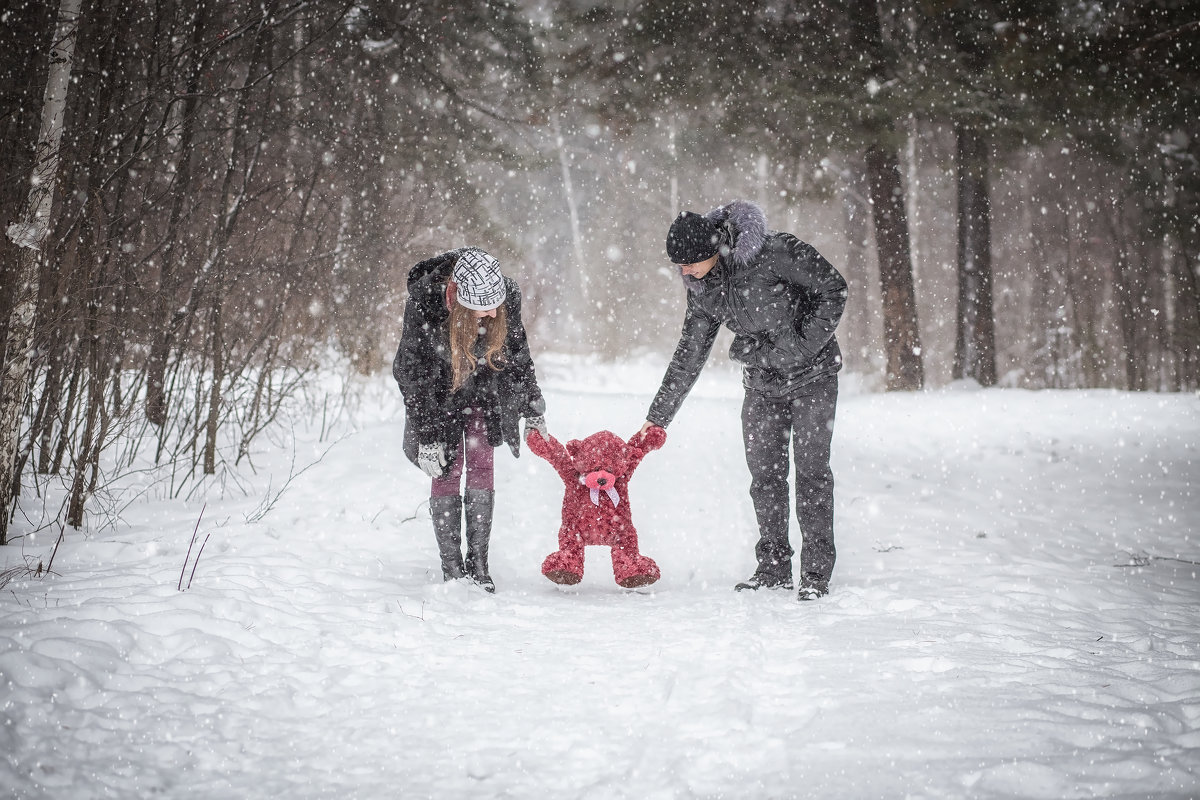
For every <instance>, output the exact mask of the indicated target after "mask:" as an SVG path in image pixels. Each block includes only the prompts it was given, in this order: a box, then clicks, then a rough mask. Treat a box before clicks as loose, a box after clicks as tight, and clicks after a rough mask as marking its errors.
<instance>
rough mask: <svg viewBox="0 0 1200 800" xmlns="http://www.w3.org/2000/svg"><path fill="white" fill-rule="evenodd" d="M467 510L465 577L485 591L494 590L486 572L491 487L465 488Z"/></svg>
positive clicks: (492, 504)
mask: <svg viewBox="0 0 1200 800" xmlns="http://www.w3.org/2000/svg"><path fill="white" fill-rule="evenodd" d="M463 496H464V498H465V504H466V510H467V514H466V516H467V561H466V570H467V577H469V578H470V579H471V580H473V581H475V582H476V583H478V584H479V585H480V586H482V587H483V588H484V590H485V591H488V592H495V591H496V584H495V583H494V582H493V581H492V576H491V575H489V574H488V543H489V542H490V541H491V538H492V510H493V508H494V507H495V501H496V492H495V490H493V489H467V490H466V491H465V492H463Z"/></svg>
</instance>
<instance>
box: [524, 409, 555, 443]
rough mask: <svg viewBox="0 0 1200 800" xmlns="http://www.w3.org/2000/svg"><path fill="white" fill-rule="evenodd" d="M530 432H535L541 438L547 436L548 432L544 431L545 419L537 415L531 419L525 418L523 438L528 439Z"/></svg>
mask: <svg viewBox="0 0 1200 800" xmlns="http://www.w3.org/2000/svg"><path fill="white" fill-rule="evenodd" d="M530 431H537V432H538V433H540V434H541V435H542V436H549V435H550V432H549V431H547V430H546V417H545V416H544V415H542V414H538V415H536V416H533V417H526V418H525V438H529V432H530Z"/></svg>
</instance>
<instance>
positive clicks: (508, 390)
mask: <svg viewBox="0 0 1200 800" xmlns="http://www.w3.org/2000/svg"><path fill="white" fill-rule="evenodd" d="M461 253H462V250H451V251H449V252H447V253H442V254H441V255H439V256H434V257H433V258H430V259H426V260H425V261H422V262H420V263H418V264H417V265H416V266H414V267H413V268H412V270H411V271H410V272H409V275H408V302H407V303H406V304H405V306H404V332H403V333H402V334H401V336H400V347H399V348H398V349H397V350H396V358H395V360H393V361H392V376H393V377H394V378H395V379H396V383H397V384H398V385H399V386H400V391H401V392H402V393H403V394H404V409H405V412H406V420H405V437H404V439H405V448H404V449H405V454H406V455H407V456H408V457H409V459H410V460H413V461H415V459H416V449H417V447H416V446H417V445H418V444H434V443H439V442H440V443H443V444H445V445H446V446H447V453H448V454H449V453H453V452H454V449H455V447H456V446H457V444H458V443H459V442H460V441H462V437H463V430H464V428H465V427H466V420H465V415H464V414H463V409H464V408H468V407H471V406H475V407H479V408H482V409H483V411H484V416H485V418H486V420H487V429H488V444H490V445H491V446H492V447H498V446H499V445H500V443H501V442H504V443H506V444H508V446H509V447H510V448H511V449H512V451H513V455H517V454H518V453H519V452H520V441H521V435H520V427H519V420H520V418H521V417H530V416H538V415H540V414H543V413H545V410H546V404H545V401H544V400H543V399H542V392H541V389H539V388H538V384H537V377H536V375H535V374H534V370H533V358H532V357H531V356H530V354H529V343H528V341H527V339H526V337H525V326H524V324H523V323H522V321H521V290H520V288H519V287H518V286H517V283H516V281H514V280H512V279H511V278H509V277H507V276H506V277H505V278H504V286H505V290H506V292H507V296H506V298H505V300H504V306H505V309H506V311H507V314H508V336H507V338H506V339H505V341H504V347H503V349H502V350H501V356H502V357H503V361H500V360H497V363H499V364H500V366H501V367H502V368H501V369H500V370H499V371H496V370H493V369H492V368H491V367H489V366H488V364H487V362H486V361H485V360H484V359H482V358H481V359H480V360H479V364H478V366H477V367H476V369H475V372H474V374H473V375H472V376H471V377H470V378H468V380H467V382H466V383H465V384H464V385H463V386H462V388H460V389H459V390H458V391H457V392H453V393H452V392H451V391H450V386H451V382H452V373H451V367H450V332H449V330H450V327H449V324H448V322H449V319H450V311H449V309H447V308H446V282H447V280H448V279H449V278H450V273H451V271H452V270H453V268H454V263H455V262H456V261H457V260H458V256H459V255H460V254H461ZM476 355H478V353H476ZM410 451H411V452H410Z"/></svg>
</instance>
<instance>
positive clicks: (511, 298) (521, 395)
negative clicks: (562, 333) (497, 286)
mask: <svg viewBox="0 0 1200 800" xmlns="http://www.w3.org/2000/svg"><path fill="white" fill-rule="evenodd" d="M507 292H508V301H507V306H508V308H507V311H508V340H507V344H508V349H509V364H508V367H507V368H508V369H511V370H512V373H513V374H512V386H513V395H514V398H515V400H516V408H514V411H515V412H516V413H517V415H518V416H521V417H533V416H538V415H541V414H545V413H546V401H545V400H544V399H543V398H542V390H541V388H540V387H539V386H538V382H537V374H536V373H535V372H534V369H533V356H532V355H530V353H529V339H528V337H527V336H526V334H525V323H524V321H523V320H522V319H521V288H520V287H519V286H518V285H517V282H516V281H514V280H508V286H507Z"/></svg>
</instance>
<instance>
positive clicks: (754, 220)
mask: <svg viewBox="0 0 1200 800" xmlns="http://www.w3.org/2000/svg"><path fill="white" fill-rule="evenodd" d="M704 217H705V218H706V219H709V220H711V221H713V222H715V223H716V224H717V226H718V227H719V228H720V229H721V251H720V252H721V255H722V256H728V257H729V258H730V260H731V261H732V262H733V268H734V269H741V268H742V267H744V266H746V265H747V264H749V263H750V262H751V261H753V260H754V259H755V258H757V257H758V254H759V253H761V252H762V249H763V245H764V244H766V242H767V215H766V213H765V212H764V211H763V210H762V208H760V207H759V206H758V204H757V203H751V202H750V201H749V200H734V201H733V202H731V203H726V204H725V205H723V206H718V207H717V208H714V209H713V210H712V211H710V212H708V213H707V214H705V215H704ZM730 242H732V243H733V247H732V249H730V244H729V243H730ZM681 277H682V278H683V285H684V286H686V287H687V290H688V291H689V292H692V293H693V294H704V280H703V279H700V278H693V277H691V276H690V275H682V274H681Z"/></svg>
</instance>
